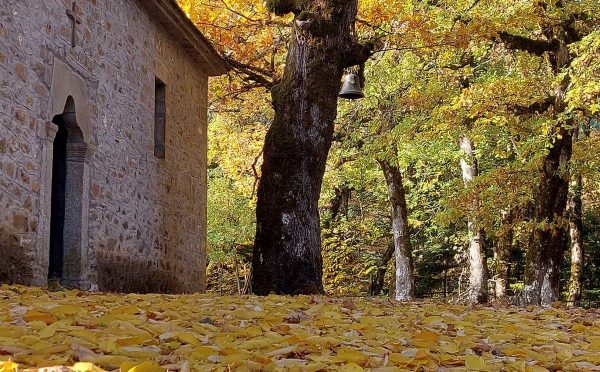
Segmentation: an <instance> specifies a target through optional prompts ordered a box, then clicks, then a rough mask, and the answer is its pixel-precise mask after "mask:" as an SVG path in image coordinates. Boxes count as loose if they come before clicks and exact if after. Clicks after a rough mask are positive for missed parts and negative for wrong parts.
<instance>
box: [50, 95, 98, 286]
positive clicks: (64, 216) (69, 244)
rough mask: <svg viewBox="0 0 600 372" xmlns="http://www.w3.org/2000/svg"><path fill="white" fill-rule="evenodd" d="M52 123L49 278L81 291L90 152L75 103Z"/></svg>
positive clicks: (66, 106)
mask: <svg viewBox="0 0 600 372" xmlns="http://www.w3.org/2000/svg"><path fill="white" fill-rule="evenodd" d="M52 122H53V123H54V124H55V125H56V126H57V127H58V131H57V134H56V137H55V138H54V141H53V150H52V153H53V158H52V193H51V203H50V204H51V206H50V254H49V261H48V262H49V265H48V279H49V280H52V279H55V280H58V281H59V282H60V283H61V285H63V286H65V287H67V288H80V287H81V285H82V281H83V279H84V278H83V275H84V272H85V266H86V261H87V241H86V240H87V226H86V225H87V224H86V223H84V221H87V215H86V213H87V202H88V201H87V197H86V195H87V193H86V192H85V191H84V190H86V184H87V179H88V178H89V173H88V172H89V171H88V170H87V166H86V164H85V162H86V160H87V157H88V151H87V144H86V143H85V141H84V137H83V133H82V131H81V128H80V127H79V125H78V124H77V114H76V112H75V102H74V100H73V98H72V97H70V96H69V97H68V98H67V102H66V104H65V109H64V112H63V113H62V114H61V115H56V116H55V117H54V119H53V120H52Z"/></svg>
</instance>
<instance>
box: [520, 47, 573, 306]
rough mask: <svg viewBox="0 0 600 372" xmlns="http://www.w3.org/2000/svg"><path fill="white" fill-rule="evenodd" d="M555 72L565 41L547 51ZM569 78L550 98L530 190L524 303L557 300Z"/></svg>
mask: <svg viewBox="0 0 600 372" xmlns="http://www.w3.org/2000/svg"><path fill="white" fill-rule="evenodd" d="M550 60H551V62H552V67H553V69H554V71H555V73H559V72H561V71H562V69H563V68H564V67H566V66H568V65H569V63H570V56H569V50H568V47H567V45H566V44H565V43H560V45H559V47H558V48H557V49H556V50H554V51H552V52H551V53H550ZM568 86H569V79H568V77H565V78H564V79H563V81H562V82H561V83H560V84H558V85H557V87H556V89H555V98H554V104H553V109H554V115H555V116H554V117H555V120H556V122H557V123H556V126H555V127H554V128H553V130H554V132H553V133H554V136H553V137H552V138H551V147H550V148H549V150H548V153H547V155H546V156H545V157H544V159H543V163H542V167H541V174H540V178H539V181H538V184H537V187H536V188H535V189H534V192H533V197H534V200H535V208H534V221H535V223H536V225H537V227H536V228H535V229H534V231H533V234H532V236H531V239H530V241H529V247H528V250H527V255H526V259H525V280H524V282H525V283H524V288H523V300H524V303H525V305H542V306H550V305H551V304H552V303H553V302H555V301H559V300H560V267H561V264H562V259H563V249H564V247H565V246H566V242H567V232H566V229H565V228H564V226H561V225H560V220H561V219H562V218H564V217H565V214H566V208H567V197H568V193H569V170H568V167H569V162H570V160H571V155H572V152H573V133H572V129H570V128H571V125H572V121H571V120H570V119H562V118H561V117H560V114H561V113H563V112H564V111H565V109H566V103H565V95H566V92H567V89H568Z"/></svg>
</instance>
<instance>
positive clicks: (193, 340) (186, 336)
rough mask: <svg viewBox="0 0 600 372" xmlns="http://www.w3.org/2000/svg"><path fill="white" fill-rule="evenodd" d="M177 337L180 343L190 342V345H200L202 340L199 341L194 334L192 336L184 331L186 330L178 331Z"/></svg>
mask: <svg viewBox="0 0 600 372" xmlns="http://www.w3.org/2000/svg"><path fill="white" fill-rule="evenodd" d="M177 338H178V339H179V341H181V342H182V343H185V344H190V345H192V346H201V345H202V342H200V340H198V338H196V336H194V335H193V334H191V333H186V332H184V333H178V334H177Z"/></svg>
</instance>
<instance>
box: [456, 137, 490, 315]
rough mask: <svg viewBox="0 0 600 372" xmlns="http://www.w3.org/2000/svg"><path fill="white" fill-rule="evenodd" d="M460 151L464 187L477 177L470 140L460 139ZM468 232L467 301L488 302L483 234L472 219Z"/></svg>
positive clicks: (475, 203) (473, 209)
mask: <svg viewBox="0 0 600 372" xmlns="http://www.w3.org/2000/svg"><path fill="white" fill-rule="evenodd" d="M459 142H460V149H461V150H462V151H463V153H464V155H465V156H464V157H463V158H462V159H461V161H460V166H461V169H462V175H463V180H464V183H465V185H469V184H470V183H471V182H472V181H473V179H474V178H475V177H477V175H478V172H479V170H478V168H477V161H476V159H475V156H474V148H473V143H472V142H471V139H470V138H468V137H467V136H462V137H461V138H460V141H459ZM471 208H472V212H473V214H474V215H476V214H477V209H478V208H479V203H478V202H477V200H475V201H473V203H472V207H471ZM468 232H469V289H468V293H467V300H468V301H469V302H470V303H473V304H477V303H485V302H487V301H488V288H487V286H488V278H489V274H488V267H487V260H486V257H485V233H484V231H483V229H482V228H480V227H478V226H477V223H476V221H475V220H474V218H470V219H469V221H468Z"/></svg>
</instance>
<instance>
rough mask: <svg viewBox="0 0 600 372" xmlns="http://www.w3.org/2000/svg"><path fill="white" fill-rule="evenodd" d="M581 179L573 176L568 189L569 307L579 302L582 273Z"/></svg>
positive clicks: (574, 135) (577, 131)
mask: <svg viewBox="0 0 600 372" xmlns="http://www.w3.org/2000/svg"><path fill="white" fill-rule="evenodd" d="M577 140H579V130H577V129H575V131H574V133H573V141H577ZM582 189H583V178H582V176H581V174H577V175H575V177H574V178H573V180H572V181H571V185H570V188H569V199H568V202H567V210H568V214H569V243H570V247H569V248H570V252H571V277H570V278H569V295H568V299H567V300H568V301H569V302H570V305H571V306H575V305H576V302H577V301H579V300H581V290H582V287H583V285H582V273H583V265H584V253H583V203H582V199H581V195H582Z"/></svg>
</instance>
